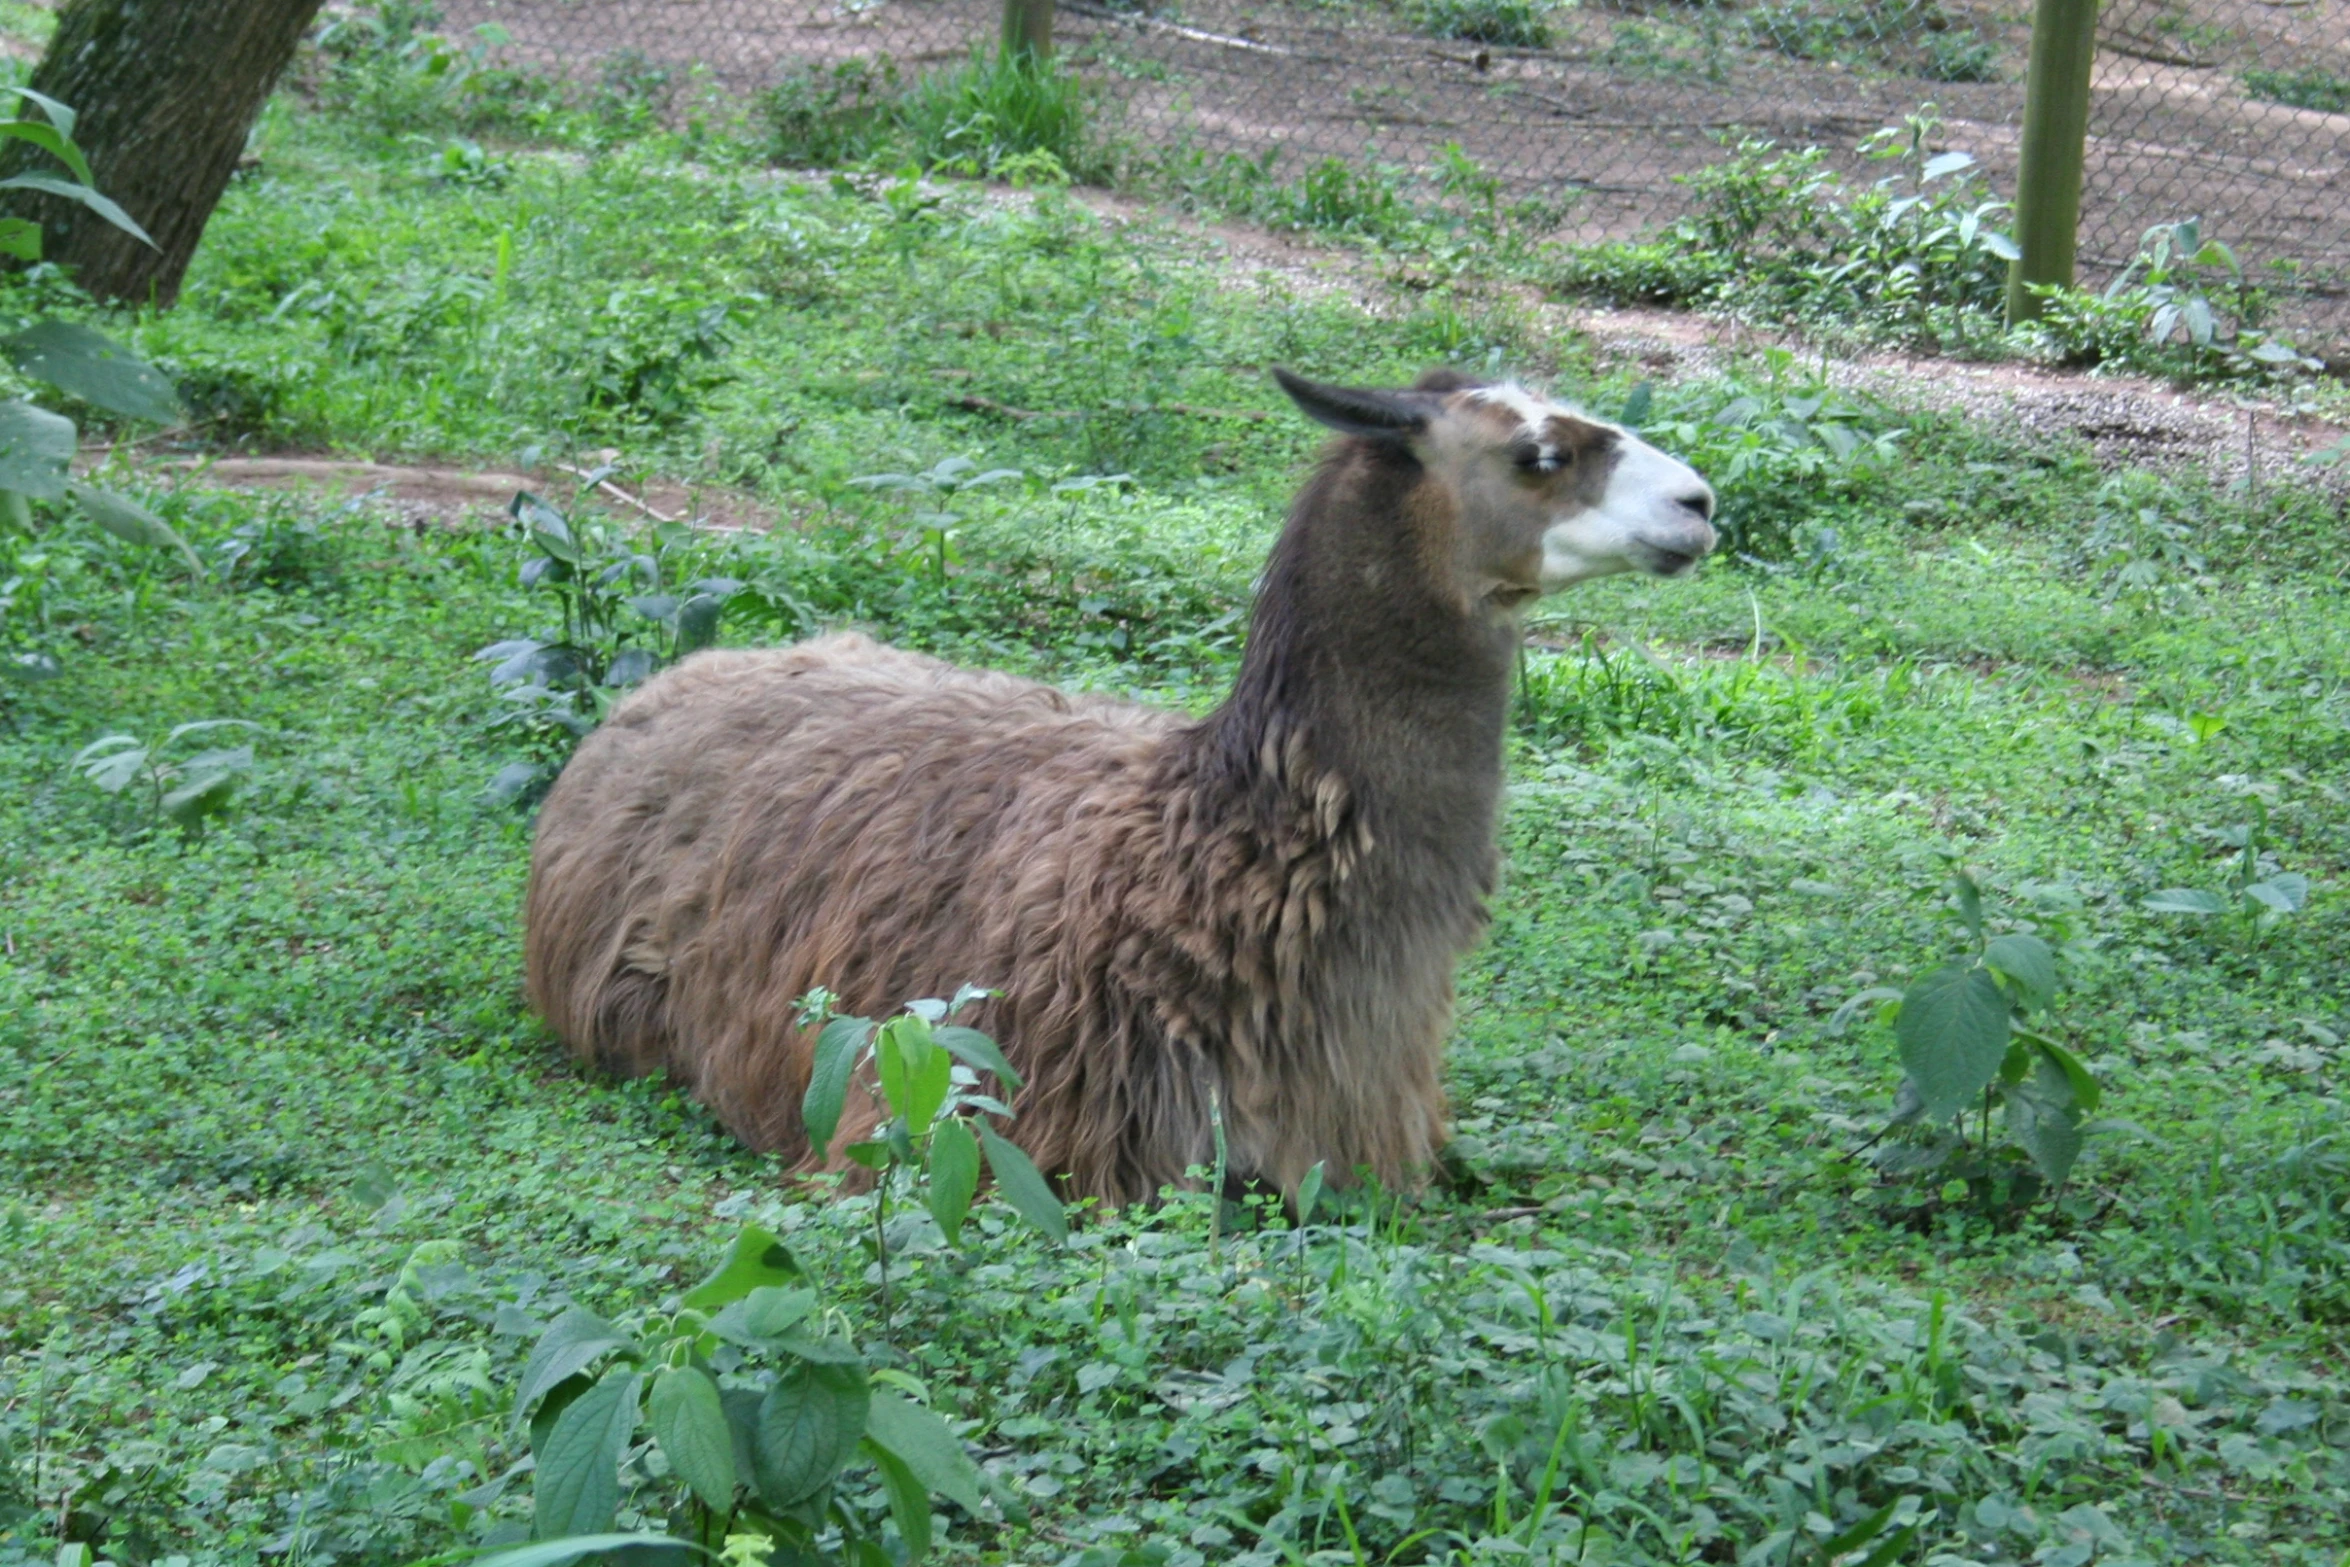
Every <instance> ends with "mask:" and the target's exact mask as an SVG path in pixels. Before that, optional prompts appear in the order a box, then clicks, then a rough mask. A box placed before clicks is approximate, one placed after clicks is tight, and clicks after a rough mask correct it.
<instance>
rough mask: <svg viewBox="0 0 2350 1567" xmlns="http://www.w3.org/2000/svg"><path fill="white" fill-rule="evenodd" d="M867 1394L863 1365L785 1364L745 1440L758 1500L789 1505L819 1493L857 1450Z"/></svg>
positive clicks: (760, 1403)
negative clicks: (749, 1441) (749, 1434)
mask: <svg viewBox="0 0 2350 1567" xmlns="http://www.w3.org/2000/svg"><path fill="white" fill-rule="evenodd" d="M871 1396H872V1392H871V1389H870V1388H869V1387H868V1386H867V1384H866V1380H865V1368H864V1367H863V1366H835V1365H824V1364H819V1363H818V1362H816V1361H812V1360H794V1361H792V1362H791V1363H790V1364H788V1365H786V1366H785V1367H784V1368H783V1369H782V1371H781V1372H780V1373H779V1374H778V1375H777V1377H776V1379H775V1385H774V1386H772V1387H770V1388H769V1389H768V1390H767V1395H766V1397H764V1398H762V1399H761V1400H760V1401H759V1423H758V1426H757V1427H756V1428H755V1430H754V1431H753V1433H752V1438H751V1450H752V1452H753V1454H754V1455H755V1460H754V1461H755V1465H756V1467H755V1469H754V1470H753V1476H752V1477H753V1481H754V1483H755V1484H756V1486H757V1488H758V1492H759V1497H760V1500H762V1501H764V1502H765V1503H766V1504H767V1505H768V1506H770V1507H775V1508H783V1507H790V1506H793V1505H795V1504H796V1503H799V1502H804V1501H806V1500H807V1499H808V1498H809V1497H811V1496H814V1495H815V1494H816V1493H817V1492H818V1491H820V1490H822V1489H823V1488H824V1485H825V1483H826V1482H827V1481H829V1480H830V1479H831V1478H832V1477H833V1476H834V1475H836V1474H838V1473H839V1472H840V1468H841V1465H843V1464H845V1463H847V1462H848V1460H849V1455H850V1454H851V1453H853V1452H855V1451H856V1450H857V1439H858V1438H859V1437H861V1436H863V1435H864V1434H865V1411H866V1408H867V1405H868V1402H869V1400H870V1399H871Z"/></svg>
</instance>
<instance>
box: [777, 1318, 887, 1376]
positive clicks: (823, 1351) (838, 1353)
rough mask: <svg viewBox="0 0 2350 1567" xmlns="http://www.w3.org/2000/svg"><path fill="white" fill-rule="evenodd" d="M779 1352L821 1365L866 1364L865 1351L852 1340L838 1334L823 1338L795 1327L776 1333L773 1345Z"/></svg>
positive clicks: (858, 1365)
mask: <svg viewBox="0 0 2350 1567" xmlns="http://www.w3.org/2000/svg"><path fill="white" fill-rule="evenodd" d="M771 1347H772V1348H773V1349H774V1350H775V1351H776V1352H777V1353H778V1354H784V1355H796V1356H798V1357H799V1358H800V1359H802V1360H806V1361H811V1362H813V1363H814V1364H816V1365H819V1366H856V1367H859V1368H862V1367H863V1366H864V1364H865V1352H864V1351H863V1350H861V1349H859V1348H857V1346H856V1344H855V1343H854V1342H853V1341H852V1340H850V1339H846V1338H843V1337H840V1336H839V1335H837V1334H827V1335H826V1336H824V1337H822V1338H818V1337H816V1336H815V1335H814V1334H810V1333H802V1332H800V1331H799V1330H798V1329H796V1328H795V1329H793V1330H791V1331H790V1332H787V1333H780V1334H778V1335H776V1337H775V1339H774V1341H773V1344H772V1346H771Z"/></svg>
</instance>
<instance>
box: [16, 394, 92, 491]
mask: <svg viewBox="0 0 2350 1567" xmlns="http://www.w3.org/2000/svg"><path fill="white" fill-rule="evenodd" d="M76 440H77V436H76V433H75V431H74V427H73V421H72V420H71V419H68V418H66V417H65V416H64V415H63V414H53V413H51V412H50V411H49V410H48V409H46V408H36V407H34V406H33V405H32V404H31V403H28V402H24V401H22V400H21V399H20V400H18V401H15V402H5V403H0V490H14V491H16V492H17V493H18V494H20V495H30V496H32V497H33V498H34V499H35V500H43V501H53V500H55V499H57V498H58V497H59V496H60V495H63V494H64V493H65V482H66V480H65V473H66V468H67V466H68V465H69V464H70V463H72V461H73V454H74V447H75V442H76Z"/></svg>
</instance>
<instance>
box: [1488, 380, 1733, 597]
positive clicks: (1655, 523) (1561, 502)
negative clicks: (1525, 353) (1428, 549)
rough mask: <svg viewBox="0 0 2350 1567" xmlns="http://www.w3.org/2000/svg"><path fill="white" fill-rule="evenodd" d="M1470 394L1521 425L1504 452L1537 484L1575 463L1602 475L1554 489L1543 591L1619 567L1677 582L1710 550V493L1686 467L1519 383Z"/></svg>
mask: <svg viewBox="0 0 2350 1567" xmlns="http://www.w3.org/2000/svg"><path fill="white" fill-rule="evenodd" d="M1468 398H1469V400H1470V401H1472V402H1474V403H1477V404H1480V405H1482V406H1484V407H1488V408H1492V409H1495V410H1496V411H1501V412H1506V413H1507V414H1509V415H1511V416H1512V417H1513V418H1514V419H1515V420H1516V421H1517V427H1516V429H1515V430H1513V431H1512V432H1511V435H1510V443H1511V444H1510V450H1511V452H1512V454H1513V456H1514V459H1515V461H1516V464H1517V466H1518V467H1519V468H1521V469H1525V470H1529V471H1530V472H1531V473H1532V474H1533V475H1535V476H1536V477H1537V478H1539V477H1541V476H1544V475H1553V474H1556V475H1566V474H1568V473H1570V472H1572V470H1574V469H1575V468H1576V467H1577V466H1578V465H1582V466H1583V467H1585V468H1586V469H1587V470H1601V471H1592V472H1587V473H1586V475H1584V478H1585V482H1582V483H1574V484H1559V485H1555V486H1553V487H1552V489H1553V490H1554V492H1555V493H1554V494H1552V495H1551V496H1550V497H1549V499H1550V502H1551V515H1550V518H1549V520H1548V523H1547V525H1546V526H1545V527H1544V528H1543V530H1542V564H1541V572H1540V587H1541V590H1542V591H1543V592H1545V593H1553V592H1556V591H1558V590H1559V589H1560V588H1564V587H1568V586H1571V585H1572V584H1574V583H1577V582H1587V581H1589V580H1590V579H1591V578H1593V577H1606V576H1613V575H1615V574H1616V573H1618V572H1624V571H1646V572H1652V573H1654V574H1655V575H1657V576H1662V577H1669V576H1675V575H1678V574H1679V573H1681V572H1683V571H1686V570H1687V569H1688V568H1689V567H1691V566H1692V565H1694V564H1696V562H1697V560H1698V558H1699V557H1700V556H1703V555H1705V554H1707V553H1709V552H1710V551H1711V550H1712V549H1713V547H1714V544H1715V533H1714V529H1713V522H1712V518H1713V509H1714V495H1713V490H1712V489H1711V488H1710V487H1709V486H1708V485H1707V484H1706V482H1705V481H1704V480H1703V479H1701V478H1699V477H1698V476H1697V472H1696V470H1695V469H1693V468H1691V467H1690V466H1689V465H1688V464H1687V463H1684V462H1682V461H1680V460H1679V459H1678V458H1674V457H1669V456H1667V455H1666V454H1665V453H1663V452H1660V451H1658V450H1657V449H1656V448H1655V447H1653V446H1651V445H1649V444H1648V443H1647V442H1646V441H1643V440H1641V439H1640V437H1638V436H1637V435H1634V434H1633V433H1632V432H1631V431H1629V430H1627V429H1624V428H1623V427H1622V426H1620V425H1613V424H1607V423H1604V422H1603V421H1600V420H1597V419H1593V418H1591V417H1589V416H1588V415H1585V414H1580V413H1577V412H1576V411H1575V410H1574V409H1572V408H1568V407H1566V406H1564V405H1562V404H1559V403H1554V402H1551V401H1550V400H1549V399H1547V398H1544V397H1540V396H1537V395H1536V394H1535V393H1533V392H1530V391H1528V390H1527V389H1526V388H1524V387H1522V386H1518V385H1516V384H1515V383H1507V384H1504V385H1501V386H1492V387H1480V388H1477V389H1475V390H1473V391H1471V392H1470V393H1468ZM1592 480H1596V481H1597V482H1596V483H1593V482H1590V481H1592ZM1595 492H1596V493H1595Z"/></svg>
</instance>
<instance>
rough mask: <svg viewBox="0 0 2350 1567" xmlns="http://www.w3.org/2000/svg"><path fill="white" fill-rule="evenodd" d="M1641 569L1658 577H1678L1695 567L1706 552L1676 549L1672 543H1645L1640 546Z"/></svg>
mask: <svg viewBox="0 0 2350 1567" xmlns="http://www.w3.org/2000/svg"><path fill="white" fill-rule="evenodd" d="M1639 553H1640V569H1641V570H1643V571H1645V572H1647V573H1649V575H1651V576H1656V577H1678V576H1680V575H1681V574H1682V573H1683V572H1686V571H1688V570H1690V569H1691V568H1692V567H1694V566H1695V565H1696V564H1697V562H1698V560H1699V559H1700V558H1701V557H1702V556H1703V555H1704V554H1705V551H1703V550H1688V549H1675V548H1673V547H1672V546H1670V545H1664V544H1647V543H1643V544H1642V545H1641V546H1640V547H1639Z"/></svg>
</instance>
